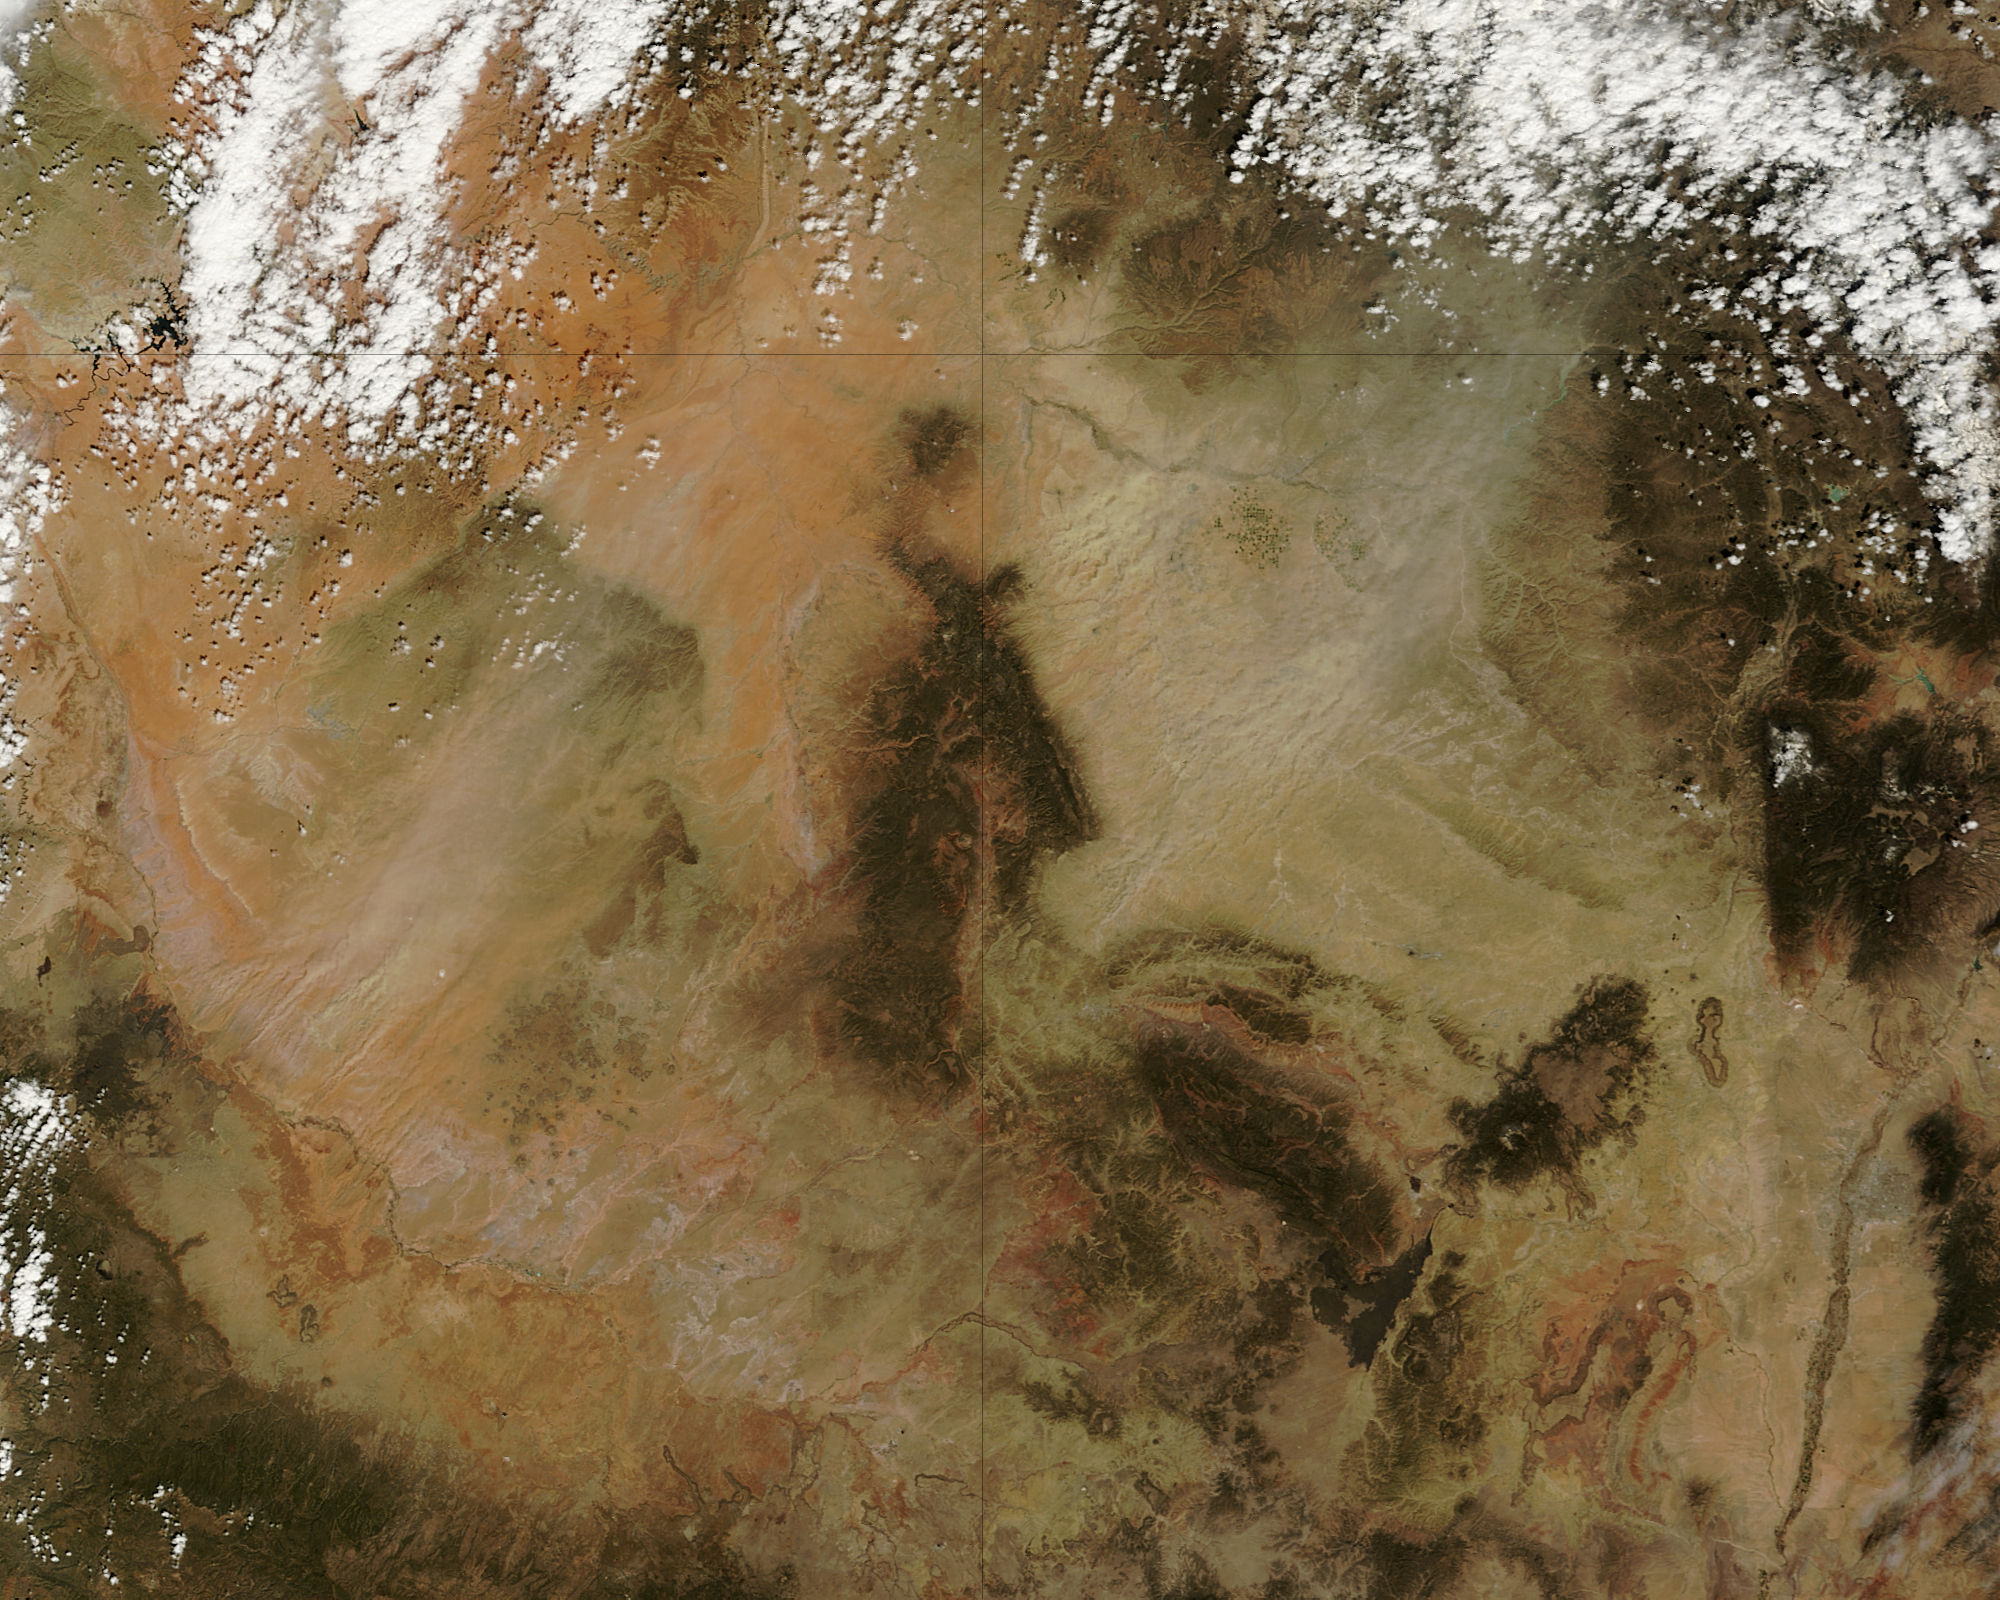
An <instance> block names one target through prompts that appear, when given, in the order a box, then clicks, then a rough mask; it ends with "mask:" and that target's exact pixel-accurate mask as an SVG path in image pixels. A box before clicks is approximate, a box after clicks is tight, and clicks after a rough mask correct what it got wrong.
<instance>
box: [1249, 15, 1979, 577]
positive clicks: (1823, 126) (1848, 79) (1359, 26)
mask: <svg viewBox="0 0 2000 1600" xmlns="http://www.w3.org/2000/svg"><path fill="white" fill-rule="evenodd" d="M1821 9H1822V10H1824V9H1825V8H1821ZM1848 9H1849V10H1852V9H1853V8H1848ZM1265 15H1266V16H1267V17H1268V19H1269V26H1268V27H1267V28H1266V29H1265V30H1264V34H1263V38H1262V41H1261V43H1260V44H1259V45H1258V46H1257V48H1256V51H1255V59H1256V68H1255V70H1256V73H1257V75H1258V78H1259V79H1260V86H1261V90H1262V93H1261V96H1260V98H1259V99H1258V101H1257V103H1256V106H1255V109H1254V112H1253V114H1252V118H1251V126H1250V131H1249V132H1248V134H1246V136H1245V137H1244V139H1243V140H1242V142H1241V144H1240V145H1239V147H1238V149H1237V151H1236V153H1235V156H1234V160H1235V162H1236V164H1237V165H1238V166H1239V167H1249V166H1254V165H1257V164H1260V163H1272V164H1275V165H1277V166H1279V167H1280V168H1282V169H1283V170H1284V171H1286V172H1287V173H1289V174H1290V175H1291V176H1292V177H1294V178H1295V179H1297V180H1298V181H1299V182H1301V183H1302V184H1303V185H1304V186H1305V187H1306V188H1308V189H1309V190H1310V191H1311V192H1312V193H1313V194H1314V195H1316V196H1317V197H1318V198H1319V199H1320V200H1322V201H1324V202H1325V203H1326V205H1327V206H1328V208H1329V209H1330V210H1331V211H1333V212H1334V213H1335V214H1337V215H1346V214H1350V213H1354V212H1359V213H1361V214H1362V215H1364V216H1366V217H1367V219H1368V220H1369V221H1370V222H1371V223H1373V224H1374V225H1375V226H1377V227H1379V228H1381V229H1383V230H1386V231H1388V232H1390V233H1392V234H1395V235H1399V236H1403V237H1421V236H1423V235H1425V234H1426V233H1428V232H1430V231H1432V230H1433V229H1434V228H1435V227H1436V220H1435V219H1436V218H1437V217H1438V215H1439V214H1440V213H1442V212H1444V211H1446V210H1449V209H1453V208H1460V207H1464V208H1470V209H1473V210H1475V211H1477V212H1480V213H1482V214H1484V216H1485V217H1487V218H1488V219H1490V222H1491V224H1492V226H1493V227H1494V229H1495V230H1496V233H1497V235H1498V237H1499V239H1500V241H1501V243H1502V245H1503V247H1513V248H1516V249H1519V250H1523V251H1525V250H1529V249H1544V250H1549V251H1551V252H1555V253H1563V252H1573V251H1574V250H1575V249H1576V248H1577V247H1578V246H1582V245H1586V244H1587V243H1588V241H1589V240H1591V239H1592V238H1593V237H1598V236H1601V233H1600V230H1603V231H1608V232H1609V233H1610V234H1612V235H1614V236H1619V235H1622V236H1625V237H1650V238H1655V239H1660V240H1672V239H1675V238H1676V237H1678V236H1680V235H1682V234H1684V233H1685V232H1686V230H1687V229H1688V228H1689V227H1690V226H1692V225H1694V224H1695V223H1697V222H1703V221H1723V222H1725V223H1726V222H1727V220H1728V219H1729V218H1730V217H1731V216H1732V215H1733V214H1737V213H1738V212H1740V213H1741V223H1742V226H1743V228H1744V231H1746V232H1747V233H1748V234H1749V235H1751V236H1752V237H1753V238H1755V239H1756V240H1757V241H1758V243H1759V245H1760V246H1761V247H1764V248H1767V249H1769V250H1772V251H1789V252H1790V258H1789V260H1788V261H1787V262H1786V265H1785V270H1784V271H1783V272H1782V273H1773V274H1769V275H1767V276H1766V277H1765V278H1764V279H1763V280H1761V281H1757V282H1756V283H1755V286H1754V288H1753V290H1752V291H1751V292H1752V293H1754V294H1756V295H1757V296H1758V297H1759V298H1760V299H1761V300H1762V301H1763V303H1764V304H1765V306H1766V308H1767V309H1770V310H1776V311H1782V312H1791V311H1798V312H1802V313H1804V314H1805V315H1806V316H1808V317H1809V318H1811V319H1812V320H1813V321H1814V322H1815V323H1816V324H1818V325H1819V326H1821V327H1823V328H1830V327H1835V326H1839V325H1841V324H1843V323H1849V324H1851V328H1850V331H1851V337H1852V338H1853V341H1854V343H1855V345H1856V347H1857V348H1858V349H1859V351H1860V352H1861V353H1862V354H1863V355H1864V356H1866V357H1868V358H1870V359H1872V360H1874V361H1876V362H1879V363H1880V364H1881V366H1882V367H1883V369H1884V370H1885V371H1886V372H1887V373H1888V374H1889V376H1890V379H1891V381H1892V383H1893V384H1894V386H1895V391H1896V395H1897V398H1898V400H1899V401H1900V402H1901V404H1902V405H1903V407H1904V409H1905V411H1906V412H1907V414H1908V416H1909V419H1910V422H1911V426H1912V430H1913V432H1914V434H1915V438H1916V442H1917V447H1918V450H1919V453H1920V455H1921V456H1922V458H1923V460H1924V462H1925V463H1926V465H1927V466H1928V467H1929V468H1930V470H1931V473H1932V474H1933V482H1932V489H1933V493H1934V494H1935V495H1936V497H1937V498H1938V500H1939V501H1940V504H1941V511H1940V531H1941V535H1942V542H1943V544H1944V548H1945V550H1946V553H1947V554H1949V555H1951V556H1952V557H1953V558H1955V559H1958V560H1966V559H1969V558H1971V557H1972V556H1974V555H1976V554H1978V553H1979V552H1981V551H1983V550H1984V549H1985V548H1986V547H1987V545H1988V544H1989V543H1990V541H1991V538H1992V534H1993V527H1994V520H1995V515H1996V509H2000V505H1997V504H1996V494H2000V450H1996V438H1995V430H1996V423H2000V414H1996V410H1995V406H1994V400H1993V396H1992V394H1991V392H1990V390H1989V387H1988V385H1987V383H1986V381H1985V379H1984V377H1983V374H1982V370H1981V369H1982V366H1983V364H1984V362H1985V360H1986V359H1987V356H1988V354H1989V352H1990V351H1991V349H1992V345H1993V337H1994V331H1995V324H1996V316H1997V315H2000V314H1996V304H1995V302H1996V298H2000V251H1996V250H1995V249H1994V248H1993V247H1991V246H1981V245H1980V243H1979V238H1978V235H1979V232H1980V230H1981V229H1982V228H1983V227H1984V226H1985V225H1986V224H1987V222H1988V221H1989V220H1990V218H1991V215H1992V209H1993V202H1992V175H1993V165H1994V154H1995V147H1994V142H1993V140H1992V139H1990V138H1989V137H1988V136H1987V134H1986V133H1985V132H1984V131H1983V130H1980V129H1975V128H1972V127H1970V126H1967V125H1965V124H1962V123H1953V124H1947V125H1944V126H1934V127H1926V126H1922V125H1919V124H1918V123H1917V122H1916V121H1914V120H1913V119H1912V118H1911V117H1910V115H1909V113H1908V109H1907V107H1906V105H1905V103H1904V99H1903V95H1902V91H1901V89H1900V87H1899V86H1898V85H1897V84H1896V83H1895V82H1894V81H1892V80H1891V79H1890V78H1889V77H1888V76H1886V75H1884V74H1879V73H1878V74H1871V73H1868V72H1866V71H1864V70H1863V69H1862V68H1861V67H1860V65H1859V64H1858V63H1857V62H1856V61H1854V60H1853V59H1852V58H1851V57H1843V56H1842V55H1841V54H1840V53H1839V51H1838V49H1837V48H1836V47H1835V45H1834V44H1833V43H1832V42H1831V41H1830V40H1829V39H1828V38H1827V37H1826V36H1823V35H1821V34H1819V33H1818V32H1816V31H1815V30H1814V29H1813V28H1812V27H1811V26H1810V25H1809V24H1806V23H1804V22H1803V21H1802V20H1801V19H1800V18H1799V17H1798V16H1797V15H1796V14H1795V15H1793V16H1790V17H1773V18H1770V19H1767V20H1766V21H1764V22H1762V23H1760V24H1756V25H1752V26H1750V27H1748V28H1745V29H1742V30H1736V31H1732V30H1729V29H1725V28H1724V27H1722V26H1721V25H1720V24H1719V23H1717V22H1716V21H1715V19H1714V18H1713V17H1712V16H1711V15H1708V14H1705V12H1704V11H1703V9H1702V8H1700V7H1694V8H1691V9H1690V8H1678V7H1673V6H1668V5H1663V4H1657V3H1652V0H1596V3H1577V0H1391V3H1388V4H1383V5H1366V6H1364V5H1357V4H1348V5H1330V4H1326V3H1324V0H1274V3H1273V4H1272V6H1271V7H1270V9H1269V10H1268V11H1267V12H1266V13H1265ZM1663 157H1664V159H1663ZM1752 196H1756V197H1757V199H1756V200H1755V202H1754V204H1753V203H1752V202H1751V197H1752ZM1780 259H1782V258H1780Z"/></svg>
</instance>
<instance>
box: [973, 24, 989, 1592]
mask: <svg viewBox="0 0 2000 1600" xmlns="http://www.w3.org/2000/svg"><path fill="white" fill-rule="evenodd" d="M984 21H985V19H984V18H983V17H982V18H981V23H982V25H983V23H984ZM992 43H993V34H992V30H991V29H990V28H987V29H986V30H985V35H984V38H983V39H982V40H981V43H980V52H979V65H980V72H979V79H978V92H979V186H978V189H977V191H976V192H977V194H978V205H979V227H978V250H979V256H978V259H977V260H976V261H975V262H974V263H973V271H974V274H975V277H974V282H975V283H976V284H977V286H978V299H977V306H978V316H979V510H978V513H977V514H978V518H979V520H978V522H977V524H976V525H975V526H976V531H977V534H978V538H979V583H980V587H981V588H982V589H983V588H984V587H985V585H986V579H987V570H986V568H987V562H986V442H987V426H986V423H987V417H986V183H987V177H988V169H987V166H986V123H987V119H988V117H989V116H991V114H992V107H991V106H989V105H988V104H987V96H988V94H989V92H990V90H991V87H992V81H993V74H992V71H991V68H990V63H989V61H988V58H987V52H988V50H990V49H991V48H992ZM987 655H988V657H989V668H990V655H991V652H990V651H989V652H987ZM982 687H983V686H982ZM990 760H991V750H990V747H989V746H988V745H987V744H986V743H985V742H984V741H981V744H980V749H979V767H980V772H979V786H980V788H981V789H982V790H983V791H984V792H985V793H986V794H987V795H991V794H992V793H993V785H992V781H991V780H992V773H991V771H990V770H989V767H988V763H989V762H990ZM979 831H980V835H981V840H980V843H981V847H982V854H983V855H984V856H985V857H986V859H985V860H984V861H983V862H981V863H980V870H979V874H978V876H977V878H976V879H975V880H974V881H975V883H976V884H977V885H978V891H977V892H978V895H979V903H978V906H977V908H976V909H977V911H978V915H979V921H978V933H977V938H978V941H979V943H978V947H977V948H978V952H979V1011H978V1026H979V1076H978V1108H977V1112H976V1115H977V1117H978V1119H979V1120H978V1123H977V1134H978V1138H979V1237H978V1238H977V1239H976V1240H975V1241H974V1243H973V1259H974V1260H975V1261H976V1262H977V1263H978V1269H979V1284H978V1289H979V1522H978V1527H977V1530H976V1537H977V1538H978V1540H979V1550H978V1572H979V1600H986V1518H987V1508H986V1483H987V1478H988V1473H987V1470H986V1064H987V1056H988V1055H989V1053H990V1052H991V1050H992V1048H993V1040H992V1038H991V1037H989V1035H988V1033H987V1017H986V937H987V927H986V924H987V905H986V896H987V884H988V882H989V881H990V880H991V873H992V856H993V850H992V837H991V834H990V832H989V829H988V826H987V817H986V807H984V806H981V807H980V828H979Z"/></svg>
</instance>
